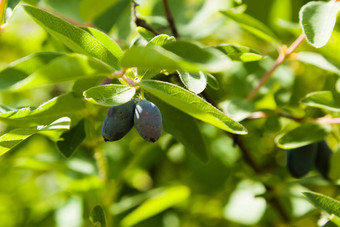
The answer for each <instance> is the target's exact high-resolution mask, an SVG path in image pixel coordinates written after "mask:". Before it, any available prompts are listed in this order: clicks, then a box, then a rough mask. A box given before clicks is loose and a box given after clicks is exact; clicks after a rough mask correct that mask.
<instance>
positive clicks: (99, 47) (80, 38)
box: [23, 5, 121, 69]
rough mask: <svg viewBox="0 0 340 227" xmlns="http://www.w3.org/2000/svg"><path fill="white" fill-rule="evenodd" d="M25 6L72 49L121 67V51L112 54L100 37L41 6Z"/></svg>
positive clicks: (36, 18)
mask: <svg viewBox="0 0 340 227" xmlns="http://www.w3.org/2000/svg"><path fill="white" fill-rule="evenodd" d="M23 7H24V9H25V11H26V12H27V13H28V14H29V15H31V16H32V18H33V19H34V20H35V21H36V22H37V23H38V24H39V25H41V26H42V27H43V28H44V29H45V30H46V31H47V32H48V33H50V34H51V35H52V36H54V37H55V38H56V39H58V40H59V41H61V42H62V43H63V44H65V45H66V46H67V47H69V48H70V49H72V50H74V51H76V52H79V53H82V54H87V55H90V56H93V57H95V58H97V59H99V60H101V61H103V62H105V63H106V64H108V65H110V66H112V67H113V68H114V69H119V64H118V62H119V57H120V55H121V53H120V51H118V52H117V53H115V54H112V53H111V51H109V50H108V49H107V48H106V47H105V46H104V45H103V44H102V43H101V42H100V41H99V40H98V39H96V38H94V37H93V36H92V35H90V34H89V33H88V32H86V31H84V30H83V29H81V28H78V27H76V26H74V25H72V24H70V23H68V22H66V21H64V20H63V19H61V18H59V17H57V16H54V15H52V14H50V13H48V12H46V11H44V10H41V9H39V8H36V7H33V6H29V5H24V6H23Z"/></svg>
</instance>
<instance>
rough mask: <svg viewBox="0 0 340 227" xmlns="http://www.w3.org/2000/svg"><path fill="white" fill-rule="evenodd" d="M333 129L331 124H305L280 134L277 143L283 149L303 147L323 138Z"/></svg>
mask: <svg viewBox="0 0 340 227" xmlns="http://www.w3.org/2000/svg"><path fill="white" fill-rule="evenodd" d="M331 130H332V127H331V126H329V125H321V124H314V123H309V124H303V125H301V126H298V127H297V128H294V129H293V130H291V131H288V132H286V133H285V134H283V135H280V136H278V137H277V138H276V143H277V145H278V146H279V147H280V148H283V149H292V148H297V147H302V146H305V145H308V144H311V143H314V142H318V141H320V140H323V139H324V138H325V137H326V136H327V134H328V133H329V132H330V131H331ZM307 132H308V133H307Z"/></svg>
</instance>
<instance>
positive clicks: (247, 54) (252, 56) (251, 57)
mask: <svg viewBox="0 0 340 227" xmlns="http://www.w3.org/2000/svg"><path fill="white" fill-rule="evenodd" d="M216 48H217V49H219V50H220V51H222V52H223V53H224V54H226V55H227V56H228V57H230V58H231V60H234V61H242V62H251V61H259V60H261V59H263V58H264V56H262V55H260V54H258V53H256V52H255V51H252V50H251V49H250V48H249V47H245V46H240V45H232V44H221V45H218V46H216Z"/></svg>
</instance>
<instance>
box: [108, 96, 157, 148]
mask: <svg viewBox="0 0 340 227" xmlns="http://www.w3.org/2000/svg"><path fill="white" fill-rule="evenodd" d="M133 125H135V127H136V129H137V131H138V133H139V135H141V136H142V137H143V139H145V140H146V141H149V142H156V141H157V140H158V139H159V137H160V136H161V134H162V130H163V125H162V115H161V112H160V110H159V109H158V107H157V106H156V105H155V104H153V103H152V102H149V101H146V100H142V101H140V102H138V103H137V104H136V103H135V101H134V100H130V101H129V102H127V103H124V104H122V105H119V106H113V107H111V108H110V109H109V112H108V113H107V115H106V118H105V120H104V122H103V126H102V135H103V137H104V140H105V141H116V140H120V139H121V138H123V137H124V136H125V135H126V134H127V133H128V132H129V131H130V130H131V128H132V127H133Z"/></svg>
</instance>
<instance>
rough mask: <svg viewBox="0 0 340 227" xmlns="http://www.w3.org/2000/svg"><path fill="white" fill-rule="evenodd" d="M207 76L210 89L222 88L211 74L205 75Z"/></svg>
mask: <svg viewBox="0 0 340 227" xmlns="http://www.w3.org/2000/svg"><path fill="white" fill-rule="evenodd" d="M204 74H205V75H206V76H207V84H208V85H209V87H211V88H213V89H215V90H218V89H219V88H220V84H219V83H218V80H217V79H216V78H215V77H214V76H213V75H211V74H210V73H204Z"/></svg>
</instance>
